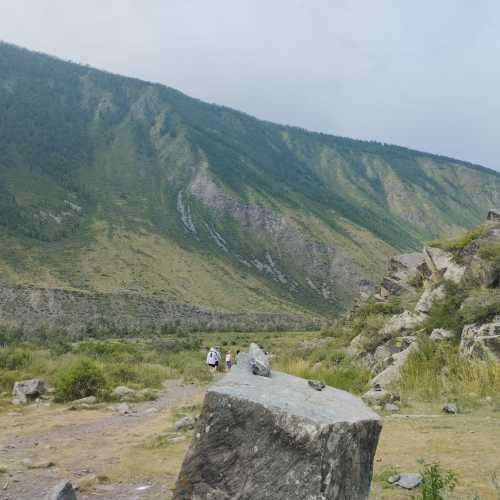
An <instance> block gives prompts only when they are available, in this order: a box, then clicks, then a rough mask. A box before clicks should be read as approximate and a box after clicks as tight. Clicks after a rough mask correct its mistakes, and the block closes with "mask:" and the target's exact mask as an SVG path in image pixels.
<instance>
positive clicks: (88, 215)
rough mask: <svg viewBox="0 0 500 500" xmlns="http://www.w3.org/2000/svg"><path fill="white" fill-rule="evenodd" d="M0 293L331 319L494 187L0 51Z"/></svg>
mask: <svg viewBox="0 0 500 500" xmlns="http://www.w3.org/2000/svg"><path fill="white" fill-rule="evenodd" d="M0 109H1V110H2V112H1V113H0V151H1V154H0V278H2V279H3V280H5V281H8V282H11V283H19V284H22V283H30V284H34V285H37V286H47V287H59V288H69V289H82V290H96V291H116V290H118V291H132V292H140V293H146V294H159V295H161V296H163V297H164V298H165V299H168V300H172V301H177V302H182V303H190V304H194V305H201V306H206V307H214V308H223V309H227V310H229V311H240V310H253V311H288V312H301V311H302V312H307V313H313V314H320V315H334V314H336V313H338V312H339V311H340V310H342V309H344V308H345V307H347V306H348V305H349V304H351V303H352V301H353V300H355V298H356V297H357V296H358V295H359V293H360V292H361V293H367V292H368V291H369V290H370V289H371V285H372V284H373V283H376V282H378V281H379V279H380V278H381V277H382V275H383V273H384V270H385V266H386V259H387V257H388V256H389V255H391V254H394V253H399V252H402V251H406V250H410V249H418V248H420V246H421V243H422V242H423V241H425V240H429V239H434V238H439V237H442V236H444V235H453V234H456V233H458V232H460V231H461V230H463V229H464V228H469V227H472V226H474V225H475V224H477V223H478V222H479V221H480V220H482V219H483V218H484V214H485V212H486V210H488V209H489V208H490V207H491V206H494V205H497V204H498V201H499V200H500V174H499V173H497V172H494V171H492V170H488V169H486V168H484V167H480V166H477V165H472V164H469V163H466V162H462V161H458V160H453V159H450V158H446V157H441V156H437V155H431V154H427V153H422V152H418V151H412V150H409V149H406V148H402V147H398V146H389V145H383V144H380V143H376V142H367V141H357V140H353V139H347V138H341V137H335V136H330V135H326V134H321V133H315V132H308V131H305V130H302V129H299V128H294V127H289V126H282V125H277V124H274V123H270V122H265V121H261V120H258V119H256V118H253V117H251V116H249V115H247V114H244V113H241V112H238V111H234V110H231V109H229V108H226V107H222V106H217V105H213V104H207V103H204V102H202V101H199V100H197V99H193V98H191V97H188V96H186V95H184V94H182V93H181V92H179V91H177V90H174V89H171V88H169V87H165V86H162V85H159V84H151V83H147V82H143V81H140V80H136V79H132V78H126V77H122V76H118V75H114V74H110V73H106V72H103V71H98V70H95V69H93V68H90V67H88V66H82V65H78V64H74V63H69V62H65V61H62V60H60V59H57V58H54V57H50V56H46V55H44V54H39V53H34V52H30V51H28V50H26V49H21V48H19V47H16V46H13V45H9V44H5V43H1V44H0Z"/></svg>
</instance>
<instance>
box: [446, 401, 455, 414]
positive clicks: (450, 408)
mask: <svg viewBox="0 0 500 500" xmlns="http://www.w3.org/2000/svg"><path fill="white" fill-rule="evenodd" d="M443 413H448V414H449V415H456V414H457V413H458V408H457V405H456V404H455V403H446V404H445V405H444V406H443Z"/></svg>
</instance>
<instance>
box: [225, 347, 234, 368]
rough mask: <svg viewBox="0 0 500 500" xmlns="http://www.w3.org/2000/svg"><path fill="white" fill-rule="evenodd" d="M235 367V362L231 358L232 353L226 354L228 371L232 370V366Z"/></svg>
mask: <svg viewBox="0 0 500 500" xmlns="http://www.w3.org/2000/svg"><path fill="white" fill-rule="evenodd" d="M232 365H233V360H232V358H231V351H227V352H226V371H227V372H228V371H229V370H231V366H232Z"/></svg>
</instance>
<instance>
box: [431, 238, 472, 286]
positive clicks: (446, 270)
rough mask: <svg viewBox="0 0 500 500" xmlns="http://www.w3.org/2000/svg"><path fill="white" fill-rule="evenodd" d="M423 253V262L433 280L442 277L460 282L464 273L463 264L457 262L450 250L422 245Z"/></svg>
mask: <svg viewBox="0 0 500 500" xmlns="http://www.w3.org/2000/svg"><path fill="white" fill-rule="evenodd" d="M423 254H424V258H425V263H426V264H427V267H428V268H429V269H430V271H431V273H432V276H433V277H434V279H435V280H440V279H441V278H443V279H445V280H449V281H452V282H453V283H460V281H461V279H462V278H463V275H464V273H465V266H461V265H460V264H457V263H456V262H455V261H454V260H453V255H452V254H451V253H450V252H446V251H445V250H441V249H440V248H434V247H424V251H423Z"/></svg>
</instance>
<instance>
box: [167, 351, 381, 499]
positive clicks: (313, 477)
mask: <svg viewBox="0 0 500 500" xmlns="http://www.w3.org/2000/svg"><path fill="white" fill-rule="evenodd" d="M245 361H248V355H242V354H240V356H239V358H238V364H237V365H236V366H235V367H234V369H233V370H232V371H231V372H229V373H228V374H227V375H226V376H225V377H224V378H223V379H221V380H220V381H218V382H217V383H215V384H214V385H212V386H211V387H209V389H208V391H207V394H206V397H205V401H204V405H203V410H202V414H201V417H200V420H199V425H198V428H197V431H195V437H194V439H193V442H192V444H191V447H190V449H189V451H188V453H187V455H186V457H185V459H184V463H183V466H182V469H181V472H180V474H179V477H178V480H177V486H176V492H175V495H174V498H175V499H176V500H180V499H183V500H187V499H191V500H203V499H225V500H230V499H231V500H232V499H235V498H238V499H239V500H251V499H257V498H258V499H259V500H271V499H272V500H285V499H286V500H294V499H297V500H299V499H300V500H304V499H309V500H326V499H347V498H348V499H352V500H357V499H360V500H361V499H366V498H367V497H368V494H369V489H370V482H371V475H372V466H373V458H374V455H375V450H376V447H377V443H378V437H379V434H380V430H381V424H380V421H379V418H378V416H377V415H376V414H375V413H373V412H372V411H371V410H369V409H368V408H367V407H366V406H365V405H364V404H363V403H362V402H361V401H360V400H359V399H358V398H356V397H354V396H352V395H351V394H349V393H346V392H344V391H340V390H337V389H333V388H331V387H325V388H324V389H323V390H322V391H315V390H311V388H310V387H309V386H308V382H307V380H304V379H300V378H298V377H293V376H291V375H286V374H283V373H280V372H272V374H271V376H270V377H260V376H255V375H253V373H252V371H251V368H250V367H249V365H248V363H246V362H245Z"/></svg>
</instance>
